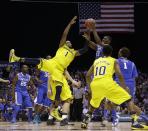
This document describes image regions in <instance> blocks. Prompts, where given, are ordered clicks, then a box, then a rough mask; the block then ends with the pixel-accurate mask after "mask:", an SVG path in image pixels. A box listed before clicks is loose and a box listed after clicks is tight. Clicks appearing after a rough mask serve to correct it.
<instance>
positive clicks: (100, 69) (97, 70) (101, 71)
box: [96, 66, 106, 76]
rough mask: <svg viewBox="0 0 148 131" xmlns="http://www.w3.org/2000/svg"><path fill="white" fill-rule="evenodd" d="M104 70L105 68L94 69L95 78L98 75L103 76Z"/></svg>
mask: <svg viewBox="0 0 148 131" xmlns="http://www.w3.org/2000/svg"><path fill="white" fill-rule="evenodd" d="M105 70H106V66H101V67H100V68H98V67H96V76H97V75H98V74H99V75H104V74H105Z"/></svg>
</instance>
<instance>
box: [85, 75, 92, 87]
mask: <svg viewBox="0 0 148 131" xmlns="http://www.w3.org/2000/svg"><path fill="white" fill-rule="evenodd" d="M90 82H91V77H90V76H86V83H87V85H88V86H90Z"/></svg>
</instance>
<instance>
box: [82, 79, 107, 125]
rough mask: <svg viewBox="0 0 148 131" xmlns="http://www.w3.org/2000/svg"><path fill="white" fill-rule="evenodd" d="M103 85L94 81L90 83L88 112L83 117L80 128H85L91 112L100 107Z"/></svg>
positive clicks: (102, 97)
mask: <svg viewBox="0 0 148 131" xmlns="http://www.w3.org/2000/svg"><path fill="white" fill-rule="evenodd" d="M103 83H104V82H103ZM103 83H102V82H96V81H92V83H91V100H90V105H89V110H88V112H87V113H86V114H85V115H84V117H83V120H82V123H81V128H87V125H88V122H89V120H90V119H91V116H92V113H93V111H94V110H95V109H97V108H98V107H99V106H100V103H101V101H102V100H103V99H104V98H105V97H104V96H105V95H104V94H105V90H104V86H103ZM98 87H99V89H98Z"/></svg>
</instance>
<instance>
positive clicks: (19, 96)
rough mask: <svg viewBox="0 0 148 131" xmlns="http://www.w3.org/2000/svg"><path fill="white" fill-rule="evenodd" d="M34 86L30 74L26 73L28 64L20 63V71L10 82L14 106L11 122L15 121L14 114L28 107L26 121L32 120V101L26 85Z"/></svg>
mask: <svg viewBox="0 0 148 131" xmlns="http://www.w3.org/2000/svg"><path fill="white" fill-rule="evenodd" d="M29 85H30V86H31V87H34V84H33V82H32V79H31V76H30V75H29V74H28V66H27V65H22V68H21V72H20V73H18V74H17V75H16V77H15V78H14V80H13V82H12V97H13V102H15V104H16V106H15V109H14V112H13V115H12V121H11V122H12V123H15V122H16V116H17V114H18V112H19V110H20V108H21V106H25V107H26V108H28V121H29V122H31V121H32V102H31V98H30V95H29V93H28V91H27V87H28V86H29Z"/></svg>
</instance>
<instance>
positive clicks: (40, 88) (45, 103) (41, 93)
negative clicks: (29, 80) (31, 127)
mask: <svg viewBox="0 0 148 131" xmlns="http://www.w3.org/2000/svg"><path fill="white" fill-rule="evenodd" d="M35 74H36V77H35V81H36V83H37V97H36V98H35V100H34V103H35V116H34V120H33V123H37V124H38V123H41V119H40V114H41V111H42V108H43V107H46V108H47V109H48V107H50V105H51V103H52V102H51V100H50V99H49V98H48V97H47V92H48V77H49V74H48V73H47V72H43V71H41V70H38V69H36V71H35Z"/></svg>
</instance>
